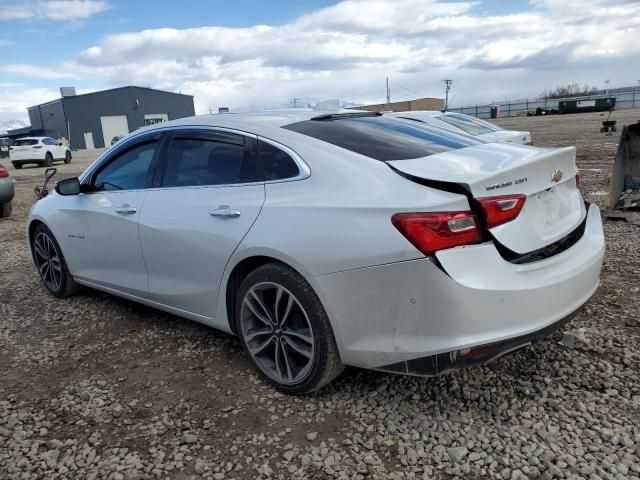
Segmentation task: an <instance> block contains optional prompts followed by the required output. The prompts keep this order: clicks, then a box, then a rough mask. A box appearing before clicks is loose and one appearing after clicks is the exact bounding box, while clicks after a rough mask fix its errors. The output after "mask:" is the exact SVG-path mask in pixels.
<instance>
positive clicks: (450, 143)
mask: <svg viewBox="0 0 640 480" xmlns="http://www.w3.org/2000/svg"><path fill="white" fill-rule="evenodd" d="M283 128H286V129H287V130H292V131H294V132H298V133H302V134H304V135H308V136H310V137H313V138H317V139H318V140H322V141H324V142H327V143H330V144H332V145H337V146H338V147H342V148H345V149H347V150H351V151H352V152H356V153H359V154H361V155H365V156H367V157H370V158H374V159H376V160H381V161H388V160H407V159H410V158H421V157H427V156H429V155H434V154H436V153H441V152H446V151H448V150H455V149H458V148H465V147H471V146H473V145H478V144H481V143H484V142H481V141H479V140H476V139H473V138H470V137H468V136H466V135H458V134H456V133H453V132H449V131H446V130H441V129H439V128H433V127H429V126H427V125H423V124H418V123H415V124H414V123H412V122H407V121H404V120H400V119H396V118H389V117H387V118H385V117H368V116H367V117H347V118H337V119H335V118H333V119H326V120H305V121H302V122H296V123H292V124H290V125H285V126H284V127H283Z"/></svg>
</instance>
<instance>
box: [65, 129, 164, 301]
mask: <svg viewBox="0 0 640 480" xmlns="http://www.w3.org/2000/svg"><path fill="white" fill-rule="evenodd" d="M157 145H158V141H157V140H156V139H152V140H147V141H141V143H136V144H135V145H134V146H131V147H130V148H127V149H126V150H124V151H121V152H118V153H116V154H115V155H114V157H113V158H112V159H110V160H109V161H108V162H107V163H106V164H105V165H103V166H102V167H101V168H100V169H99V170H98V171H97V172H96V173H95V174H94V175H92V178H91V180H90V182H89V183H90V184H89V185H88V186H86V187H84V188H85V189H87V190H88V192H87V193H83V194H80V195H77V196H74V197H65V202H66V203H65V205H64V206H63V208H62V209H61V213H65V211H68V213H69V215H63V216H61V218H63V219H64V221H65V222H66V225H65V226H64V233H66V235H64V237H65V238H64V239H63V243H64V244H63V245H61V246H62V248H63V251H64V250H66V249H69V250H70V251H73V252H74V254H73V255H70V256H69V257H70V258H71V259H73V263H72V264H70V265H69V267H70V269H71V271H72V273H73V275H74V276H75V277H77V278H78V279H79V280H85V281H89V282H92V283H95V284H97V285H100V286H104V287H109V288H114V289H116V290H119V291H122V292H125V293H130V294H132V295H136V296H143V297H144V296H146V293H147V292H148V274H147V269H146V266H145V263H144V259H143V257H142V249H141V246H140V237H139V235H138V220H139V218H140V213H141V212H142V210H143V208H144V205H145V201H146V199H147V196H148V194H149V190H148V189H147V187H148V186H149V184H150V179H151V176H152V175H153V165H154V154H155V151H156V147H157Z"/></svg>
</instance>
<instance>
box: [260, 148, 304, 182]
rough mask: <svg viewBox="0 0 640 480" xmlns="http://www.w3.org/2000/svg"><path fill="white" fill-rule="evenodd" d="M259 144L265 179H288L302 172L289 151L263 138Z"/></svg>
mask: <svg viewBox="0 0 640 480" xmlns="http://www.w3.org/2000/svg"><path fill="white" fill-rule="evenodd" d="M258 146H259V147H260V160H261V161H262V169H263V170H264V178H265V180H286V179H287V178H293V177H295V176H297V175H298V174H299V173H300V169H299V168H298V165H297V164H296V162H295V161H294V160H293V158H291V156H290V155H289V154H288V153H287V152H285V151H283V150H281V149H279V148H277V147H275V146H273V145H271V144H270V143H267V142H263V141H262V140H260V141H258Z"/></svg>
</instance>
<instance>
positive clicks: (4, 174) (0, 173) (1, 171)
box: [0, 165, 9, 178]
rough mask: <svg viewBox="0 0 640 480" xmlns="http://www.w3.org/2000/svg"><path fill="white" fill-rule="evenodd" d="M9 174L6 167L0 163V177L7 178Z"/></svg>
mask: <svg viewBox="0 0 640 480" xmlns="http://www.w3.org/2000/svg"><path fill="white" fill-rule="evenodd" d="M8 176H9V172H7V169H6V168H4V167H3V166H2V165H0V178H7V177H8Z"/></svg>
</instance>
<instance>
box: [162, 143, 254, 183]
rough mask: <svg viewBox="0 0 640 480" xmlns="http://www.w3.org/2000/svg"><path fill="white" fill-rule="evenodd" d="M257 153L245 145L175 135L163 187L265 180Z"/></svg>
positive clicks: (168, 154) (168, 155)
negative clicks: (260, 172)
mask: <svg viewBox="0 0 640 480" xmlns="http://www.w3.org/2000/svg"><path fill="white" fill-rule="evenodd" d="M261 177H262V176H261V175H260V174H259V169H258V165H257V158H256V155H255V154H254V153H253V152H251V151H250V150H249V149H246V148H245V146H244V144H238V143H227V142H224V141H218V140H215V139H205V138H174V139H173V140H172V142H171V146H170V148H169V150H168V152H167V166H166V169H165V173H164V179H163V182H162V186H163V187H193V186H206V185H233V184H238V183H250V182H256V181H260V180H261Z"/></svg>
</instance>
